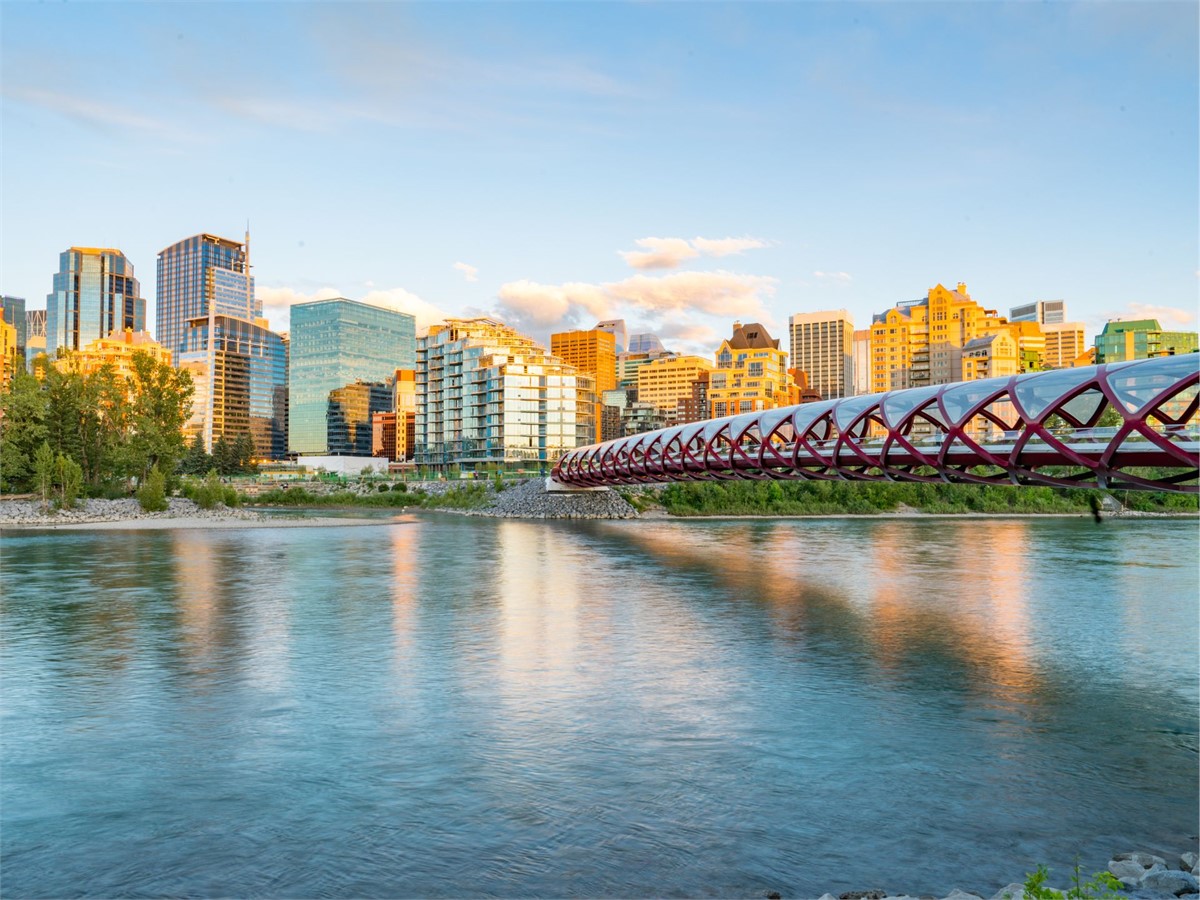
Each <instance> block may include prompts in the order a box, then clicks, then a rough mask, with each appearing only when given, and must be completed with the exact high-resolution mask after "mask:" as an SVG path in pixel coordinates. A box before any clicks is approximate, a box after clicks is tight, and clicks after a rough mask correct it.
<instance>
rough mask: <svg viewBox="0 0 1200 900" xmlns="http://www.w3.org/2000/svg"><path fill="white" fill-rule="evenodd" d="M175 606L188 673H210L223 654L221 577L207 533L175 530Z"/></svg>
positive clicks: (173, 550) (172, 534)
mask: <svg viewBox="0 0 1200 900" xmlns="http://www.w3.org/2000/svg"><path fill="white" fill-rule="evenodd" d="M171 536H172V538H173V539H174V547H173V548H172V558H173V559H174V561H175V598H176V600H175V602H176V604H177V605H178V609H179V620H180V634H179V639H180V640H179V642H180V649H181V650H182V653H183V656H184V659H185V661H186V663H187V666H188V669H189V670H190V671H191V672H192V673H194V674H202V673H205V672H211V671H212V670H213V668H214V666H215V661H216V656H217V654H218V653H219V652H220V645H219V641H218V637H217V635H218V630H219V628H220V622H219V621H218V619H219V616H220V610H219V608H218V602H219V601H218V592H217V585H218V577H217V576H218V573H217V564H216V559H215V558H214V557H215V554H214V553H213V545H212V537H211V535H210V534H209V533H208V532H207V531H203V530H196V531H192V530H189V529H186V528H178V529H174V530H173V531H172V532H171Z"/></svg>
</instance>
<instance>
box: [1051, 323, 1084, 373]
mask: <svg viewBox="0 0 1200 900" xmlns="http://www.w3.org/2000/svg"><path fill="white" fill-rule="evenodd" d="M1042 335H1043V336H1044V337H1045V340H1046V351H1045V356H1044V358H1043V362H1044V363H1045V366H1046V368H1048V369H1068V368H1071V367H1072V366H1074V365H1075V364H1076V360H1078V359H1079V358H1080V357H1081V356H1083V354H1084V353H1086V352H1087V350H1088V346H1087V339H1086V338H1085V337H1084V324H1083V323H1082V322H1062V323H1059V324H1053V325H1043V326H1042Z"/></svg>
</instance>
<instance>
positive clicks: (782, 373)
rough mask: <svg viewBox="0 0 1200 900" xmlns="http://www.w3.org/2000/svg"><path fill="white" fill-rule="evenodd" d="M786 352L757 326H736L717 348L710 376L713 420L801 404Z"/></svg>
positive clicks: (767, 333)
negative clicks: (788, 369) (794, 389)
mask: <svg viewBox="0 0 1200 900" xmlns="http://www.w3.org/2000/svg"><path fill="white" fill-rule="evenodd" d="M787 357H788V355H787V351H785V350H783V349H782V348H780V346H779V341H778V340H777V339H775V338H773V337H771V334H770V332H768V331H767V329H766V328H765V327H764V326H763V325H761V324H759V323H758V322H751V323H750V324H748V325H743V324H742V323H740V322H735V323H734V325H733V335H732V336H731V337H729V338H728V339H726V340H725V341H724V342H722V344H721V346H720V347H719V348H717V354H716V363H717V364H716V367H715V368H714V369H713V370H712V372H711V373H710V374H709V382H708V406H709V410H710V412H711V415H712V418H718V419H719V418H721V417H723V416H733V415H738V414H740V413H747V412H756V411H758V410H762V409H774V408H775V407H777V406H788V405H789V404H791V403H795V402H799V401H798V399H797V396H798V395H797V394H795V393H794V392H793V391H792V390H791V387H792V379H791V376H790V375H788V371H787Z"/></svg>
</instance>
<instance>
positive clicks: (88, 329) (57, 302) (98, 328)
mask: <svg viewBox="0 0 1200 900" xmlns="http://www.w3.org/2000/svg"><path fill="white" fill-rule="evenodd" d="M126 330H129V331H145V330H146V301H145V300H144V299H143V298H142V295H141V288H140V286H139V285H138V280H137V279H136V278H134V277H133V263H131V262H130V261H129V260H128V259H126V258H125V254H124V253H122V252H121V251H120V250H113V249H110V248H103V247H72V248H71V249H70V250H64V251H63V252H62V253H60V254H59V256H58V272H56V273H55V275H54V290H52V291H51V292H50V293H49V294H47V295H46V353H47V354H48V355H49V356H50V357H51V358H52V359H53V358H54V356H55V353H56V352H57V350H58V348H59V347H65V348H66V349H68V350H79V349H81V348H83V347H86V346H87V345H88V344H90V343H91V342H92V341H94V340H97V339H98V338H102V337H108V336H109V335H110V334H112V333H113V332H114V331H126Z"/></svg>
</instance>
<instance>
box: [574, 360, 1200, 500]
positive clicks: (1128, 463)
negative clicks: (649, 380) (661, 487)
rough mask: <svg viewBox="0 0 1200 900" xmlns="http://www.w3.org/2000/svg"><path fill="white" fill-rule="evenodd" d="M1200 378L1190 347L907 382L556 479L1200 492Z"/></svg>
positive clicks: (609, 458)
mask: <svg viewBox="0 0 1200 900" xmlns="http://www.w3.org/2000/svg"><path fill="white" fill-rule="evenodd" d="M1198 383H1200V354H1196V353H1190V354H1186V355H1181V356H1167V357H1160V358H1157V359H1145V360H1133V361H1129V362H1119V363H1111V364H1108V365H1102V366H1086V367H1081V368H1076V369H1056V370H1053V371H1049V372H1035V373H1031V374H1026V375H1015V376H1011V377H1003V378H989V379H986V380H982V381H966V382H959V383H955V384H946V385H933V386H930V387H918V388H908V389H905V390H898V391H890V392H888V393H886V394H868V395H864V396H860V397H848V398H846V399H843V400H826V401H821V402H817V403H805V404H801V405H800V406H788V407H783V408H780V409H769V410H765V411H759V412H753V413H743V414H742V415H738V416H729V417H728V418H724V419H710V420H708V421H705V422H694V423H691V424H688V425H676V426H674V427H673V428H664V429H661V430H659V431H649V432H645V433H643V434H637V435H633V436H631V437H627V438H621V439H618V440H613V441H607V442H605V443H603V444H594V445H592V446H589V447H580V448H578V449H575V450H572V451H570V452H569V453H566V454H565V455H564V456H563V457H562V459H560V460H559V462H558V465H556V466H555V467H554V471H553V473H552V477H553V478H554V480H555V481H558V482H559V483H561V484H564V485H574V486H579V487H593V486H599V485H613V484H640V483H647V482H662V481H704V480H722V479H733V478H742V479H747V478H749V479H764V478H776V479H825V480H853V481H927V482H937V481H950V482H979V483H983V484H1036V485H1057V486H1062V487H1105V488H1114V489H1115V488H1121V489H1131V490H1166V491H1176V492H1185V493H1196V492H1197V489H1198V487H1197V475H1198V474H1200V423H1198V421H1197V416H1196V410H1197V393H1198ZM1109 410H1115V411H1116V415H1115V416H1114V415H1113V414H1112V413H1109V412H1108V411H1109ZM1102 420H1103V421H1104V424H1101V421H1102Z"/></svg>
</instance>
